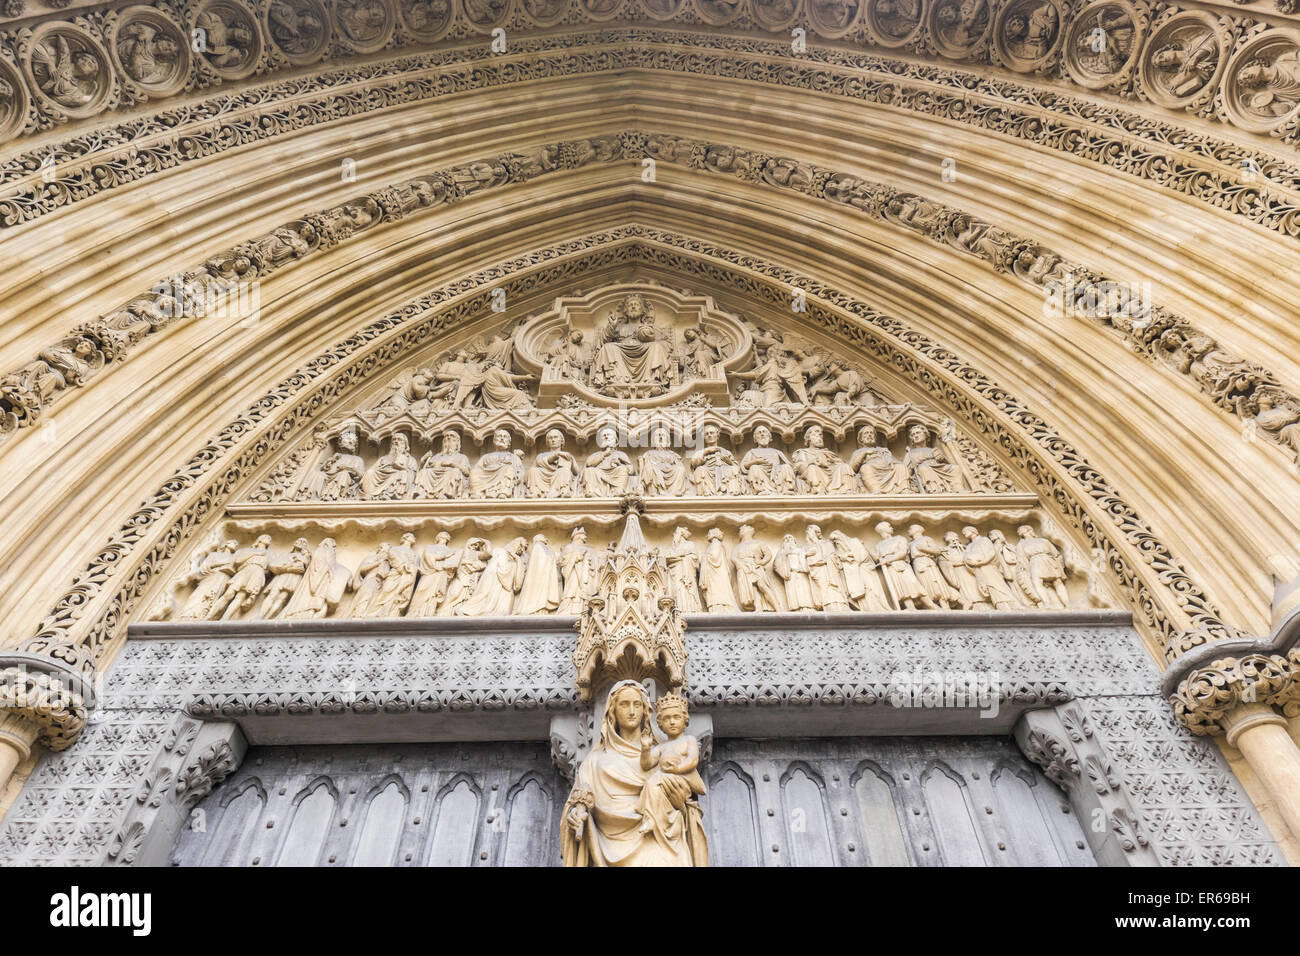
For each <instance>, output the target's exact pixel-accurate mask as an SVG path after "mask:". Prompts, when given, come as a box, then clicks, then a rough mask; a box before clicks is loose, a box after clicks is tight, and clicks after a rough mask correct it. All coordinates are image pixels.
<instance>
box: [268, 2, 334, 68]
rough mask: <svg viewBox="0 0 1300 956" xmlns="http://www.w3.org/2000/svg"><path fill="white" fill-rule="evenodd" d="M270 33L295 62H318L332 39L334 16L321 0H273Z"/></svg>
mask: <svg viewBox="0 0 1300 956" xmlns="http://www.w3.org/2000/svg"><path fill="white" fill-rule="evenodd" d="M265 18H266V19H265V23H266V35H267V36H269V37H270V38H271V42H272V43H274V44H275V47H276V49H278V50H279V51H280V52H281V53H283V54H284V58H285V59H286V60H288V61H289V62H290V63H293V64H301V65H305V64H308V63H315V62H316V61H317V60H319V59H320V58H321V57H322V56H324V55H325V49H326V47H328V46H329V42H330V17H329V12H328V11H327V10H326V9H325V5H324V4H323V3H321V2H320V0H271V2H270V3H269V4H268V5H267V7H266V13H265Z"/></svg>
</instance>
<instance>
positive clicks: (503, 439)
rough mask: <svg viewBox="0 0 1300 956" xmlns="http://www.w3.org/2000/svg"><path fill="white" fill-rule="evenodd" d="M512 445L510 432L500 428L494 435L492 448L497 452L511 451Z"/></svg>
mask: <svg viewBox="0 0 1300 956" xmlns="http://www.w3.org/2000/svg"><path fill="white" fill-rule="evenodd" d="M510 444H511V438H510V430H509V429H506V428H498V429H497V430H496V431H494V432H493V433H492V447H493V448H495V449H496V450H497V451H509V450H510Z"/></svg>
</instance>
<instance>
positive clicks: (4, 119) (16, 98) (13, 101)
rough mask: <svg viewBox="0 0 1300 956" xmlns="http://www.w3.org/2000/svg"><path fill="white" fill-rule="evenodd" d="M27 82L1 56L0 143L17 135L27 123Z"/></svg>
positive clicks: (29, 102)
mask: <svg viewBox="0 0 1300 956" xmlns="http://www.w3.org/2000/svg"><path fill="white" fill-rule="evenodd" d="M30 106H31V100H30V99H28V97H27V84H26V83H24V82H23V78H22V77H21V76H19V75H18V71H17V70H15V69H14V68H13V66H12V65H11V64H10V63H9V61H8V60H6V59H5V58H4V57H0V143H2V142H4V141H5V140H7V139H9V138H10V137H12V136H16V135H17V134H18V133H19V132H20V131H21V130H22V128H23V127H24V126H25V125H26V124H27V110H28V107H30Z"/></svg>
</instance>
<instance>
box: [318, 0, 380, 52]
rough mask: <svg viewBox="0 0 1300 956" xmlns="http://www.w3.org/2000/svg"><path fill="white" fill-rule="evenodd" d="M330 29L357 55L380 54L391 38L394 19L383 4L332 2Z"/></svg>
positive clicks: (376, 0)
mask: <svg viewBox="0 0 1300 956" xmlns="http://www.w3.org/2000/svg"><path fill="white" fill-rule="evenodd" d="M330 9H331V11H333V13H334V29H335V30H337V31H338V34H339V36H340V37H342V39H343V41H344V42H345V43H347V45H348V46H350V47H352V49H354V50H356V51H357V52H358V53H374V52H375V51H376V50H382V49H383V48H384V46H385V44H387V43H388V41H389V40H390V39H392V36H393V28H394V27H395V26H396V25H397V15H396V13H394V11H393V8H392V7H391V6H389V5H388V4H387V3H384V2H383V0H333V2H332V3H331V4H330Z"/></svg>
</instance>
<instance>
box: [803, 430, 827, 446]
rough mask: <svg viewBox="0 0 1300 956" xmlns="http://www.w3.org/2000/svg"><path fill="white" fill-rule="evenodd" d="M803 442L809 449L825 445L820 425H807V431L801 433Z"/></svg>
mask: <svg viewBox="0 0 1300 956" xmlns="http://www.w3.org/2000/svg"><path fill="white" fill-rule="evenodd" d="M803 440H804V441H805V442H806V443H807V444H808V447H809V448H821V447H823V446H824V445H825V444H826V439H825V438H824V437H823V436H822V427H821V426H820V425H809V426H808V429H807V431H805V432H804V433H803Z"/></svg>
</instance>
